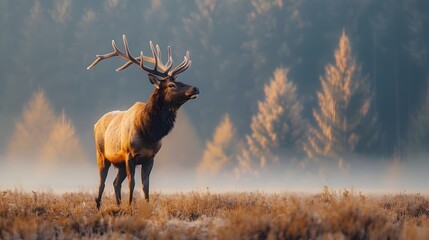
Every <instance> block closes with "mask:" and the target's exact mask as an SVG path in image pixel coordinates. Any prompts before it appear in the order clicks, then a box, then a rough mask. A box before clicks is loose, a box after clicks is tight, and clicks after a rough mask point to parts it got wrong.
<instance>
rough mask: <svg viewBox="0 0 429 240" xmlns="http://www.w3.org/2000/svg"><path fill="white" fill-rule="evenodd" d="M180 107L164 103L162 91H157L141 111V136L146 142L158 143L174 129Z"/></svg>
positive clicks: (139, 123)
mask: <svg viewBox="0 0 429 240" xmlns="http://www.w3.org/2000/svg"><path fill="white" fill-rule="evenodd" d="M177 110H178V107H175V106H172V105H171V104H169V103H167V102H165V101H164V96H163V95H162V92H161V91H158V89H155V90H154V91H153V92H152V95H151V96H150V98H149V100H148V102H147V103H146V105H145V107H144V108H143V110H142V111H141V113H140V114H141V115H140V117H139V122H138V123H137V124H138V125H139V128H140V131H139V133H140V136H141V137H142V138H143V140H144V141H145V142H148V143H156V142H158V141H160V140H161V139H162V138H163V137H164V136H166V135H167V134H168V133H169V132H170V131H171V130H172V129H173V127H174V122H175V121H176V115H177Z"/></svg>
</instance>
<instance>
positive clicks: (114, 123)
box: [94, 76, 199, 207]
mask: <svg viewBox="0 0 429 240" xmlns="http://www.w3.org/2000/svg"><path fill="white" fill-rule="evenodd" d="M152 77H153V76H152ZM173 80H174V79H172V78H169V77H167V78H166V79H163V80H160V84H159V86H158V87H159V89H158V88H157V89H155V90H154V91H153V93H152V95H151V96H150V98H149V100H148V102H147V103H142V102H136V103H135V104H134V105H133V106H131V107H130V108H129V109H128V110H126V111H112V112H109V113H106V114H105V115H104V116H102V117H101V118H100V119H99V120H98V121H97V122H96V123H95V125H94V136H95V145H96V155H97V163H98V167H99V170H100V187H99V195H98V198H97V199H96V202H97V206H98V207H100V204H101V196H102V193H103V190H104V182H105V179H106V177H107V172H108V169H109V167H110V165H111V164H113V165H114V166H116V167H118V169H119V170H118V175H117V177H116V179H115V182H114V187H115V194H116V200H117V203H118V204H120V202H121V192H120V190H121V183H122V181H123V180H124V179H125V174H126V177H127V178H128V182H129V187H130V199H129V202H130V203H131V202H132V195H133V193H132V192H133V189H134V185H135V183H134V173H135V166H136V165H142V182H143V192H144V196H145V199H146V200H149V174H150V171H151V169H152V166H153V161H154V157H155V155H156V154H157V153H158V151H159V149H160V148H161V145H162V141H161V140H162V138H163V137H164V136H166V135H167V134H168V133H169V132H170V131H171V130H172V128H173V127H174V122H175V119H176V113H177V110H178V109H179V108H180V106H181V105H182V104H183V103H185V102H186V101H188V100H189V99H192V98H195V97H196V96H197V95H198V93H199V90H198V89H197V88H195V87H192V86H188V85H186V84H183V83H181V82H175V81H173ZM171 85H173V86H174V88H173V87H171Z"/></svg>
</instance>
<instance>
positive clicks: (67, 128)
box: [40, 111, 86, 167]
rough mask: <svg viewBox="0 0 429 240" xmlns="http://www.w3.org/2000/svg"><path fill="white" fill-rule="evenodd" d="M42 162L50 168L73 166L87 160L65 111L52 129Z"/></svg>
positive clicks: (43, 150) (42, 154)
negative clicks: (65, 165) (59, 165)
mask: <svg viewBox="0 0 429 240" xmlns="http://www.w3.org/2000/svg"><path fill="white" fill-rule="evenodd" d="M40 160H41V162H42V164H43V165H44V166H49V167H55V166H56V165H58V164H61V165H64V164H68V165H73V164H76V163H79V162H80V163H82V162H84V161H85V160H86V159H85V157H84V153H83V149H82V146H81V145H80V141H79V138H78V137H77V136H76V130H75V128H74V126H73V124H72V122H71V121H70V120H69V119H67V117H66V115H65V113H64V111H63V113H62V114H61V116H60V117H58V118H57V120H56V122H55V123H54V125H53V126H52V128H51V129H50V133H49V135H48V138H47V139H46V140H45V142H44V146H43V147H42V152H41V154H40Z"/></svg>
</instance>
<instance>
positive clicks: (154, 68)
mask: <svg viewBox="0 0 429 240" xmlns="http://www.w3.org/2000/svg"><path fill="white" fill-rule="evenodd" d="M149 45H150V50H151V51H152V56H153V58H154V59H155V63H154V67H153V71H157V67H158V57H157V56H156V52H155V49H154V47H153V43H152V41H149Z"/></svg>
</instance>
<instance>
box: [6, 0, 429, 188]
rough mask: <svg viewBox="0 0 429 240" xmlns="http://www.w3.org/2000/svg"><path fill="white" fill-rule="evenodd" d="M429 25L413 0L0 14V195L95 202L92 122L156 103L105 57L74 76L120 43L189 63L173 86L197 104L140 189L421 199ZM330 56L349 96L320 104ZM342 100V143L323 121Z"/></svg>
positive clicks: (75, 7)
mask: <svg viewBox="0 0 429 240" xmlns="http://www.w3.org/2000/svg"><path fill="white" fill-rule="evenodd" d="M428 13H429V2H428V1H425V0H364V1H362V0H352V1H343V0H328V1H311V0H266V1H260V0H251V1H227V0H218V1H216V0H208V1H198V0H195V1H187V0H179V1H166V0H151V1H135V2H133V1H118V0H106V1H97V2H95V1H87V2H75V1H71V0H59V1H52V2H47V1H38V0H30V1H28V0H15V1H11V0H0V18H1V20H0V31H1V35H0V50H1V51H0V52H1V53H2V57H1V58H0V116H1V117H0V168H1V169H2V170H1V174H0V189H14V188H16V189H23V190H53V191H55V192H63V191H75V190H85V191H91V192H92V191H94V192H95V191H96V190H97V184H98V170H97V165H96V160H95V149H94V142H93V124H94V123H95V121H96V120H97V119H98V118H99V117H101V116H102V115H103V114H104V113H106V112H108V111H111V110H117V109H120V110H124V109H127V108H128V107H129V106H131V105H132V104H133V103H134V102H135V101H146V99H147V98H148V97H149V95H150V93H151V91H152V90H153V86H152V85H151V84H150V82H149V81H148V79H147V74H146V73H144V72H142V71H141V70H138V69H137V68H135V67H133V66H131V67H129V69H126V70H124V71H121V72H119V73H117V72H115V69H116V68H117V67H118V66H120V65H121V63H122V62H121V61H120V60H117V59H115V60H106V61H103V62H102V63H100V64H99V65H97V66H96V67H95V68H94V69H92V70H91V71H88V70H86V67H87V66H88V64H90V63H91V62H92V61H93V60H94V57H95V55H96V54H102V53H107V52H109V51H110V50H111V45H110V44H111V40H112V39H114V40H116V42H117V43H118V46H119V47H120V48H121V49H122V47H123V46H122V43H121V37H122V35H123V34H126V36H127V38H128V43H129V45H130V49H131V52H132V53H133V54H134V55H137V54H138V53H139V51H140V50H143V52H144V53H145V54H147V53H149V52H150V51H149V40H152V41H153V42H154V43H158V44H159V45H160V47H161V51H162V52H163V53H164V54H163V56H164V57H165V56H166V51H167V45H169V46H171V47H172V50H173V60H174V62H175V66H176V65H177V64H178V63H179V62H180V61H181V60H182V59H183V54H184V53H185V52H186V51H187V50H189V51H190V54H191V59H192V66H191V67H190V68H189V69H188V70H187V71H186V72H184V73H183V74H181V75H180V81H183V82H185V83H188V84H191V85H193V86H197V87H198V88H199V89H200V90H201V94H200V96H199V97H198V98H197V99H196V100H193V101H189V102H188V103H186V104H185V105H184V106H183V107H182V108H181V109H180V110H179V112H180V114H179V117H178V119H177V121H176V125H175V128H174V129H173V132H172V133H170V134H169V135H168V136H167V137H166V138H165V140H164V144H163V147H162V149H161V152H160V153H159V154H158V155H157V157H156V160H155V165H154V169H153V171H152V174H151V190H153V191H161V192H180V191H190V190H203V191H206V189H207V188H208V189H209V190H211V191H250V190H260V191H270V192H271V191H276V192H282V191H299V192H314V191H320V190H321V189H322V187H323V186H325V185H326V186H329V187H333V188H352V187H353V188H355V189H357V190H359V191H365V192H371V193H386V192H390V193H398V192H404V191H405V192H420V193H425V194H427V193H428V190H427V186H426V181H427V177H426V175H427V174H426V172H427V170H428V169H429V168H428V167H429V164H428V160H429V156H428V152H429V85H428V82H429V58H428V57H429V56H428V55H429V15H428ZM346 39H347V41H346ZM348 54H350V55H348ZM342 57H343V58H344V59H348V60H347V61H349V64H348V65H347V66H353V68H351V69H352V70H353V71H352V70H350V71H352V72H353V73H354V74H352V77H351V78H350V79H352V81H351V82H352V84H351V87H350V86H349V87H350V88H347V89H345V90H344V92H343V93H338V94H337V95H335V94H332V95H329V94H330V93H329V92H333V91H334V90H333V89H334V88H333V87H326V89H325V90H324V86H323V85H324V84H323V80H326V81H327V82H328V80H329V79H330V78H331V77H332V76H333V75H332V74H331V73H332V71H330V70H329V66H337V65H338V64H339V63H340V62H341V61H342V60H341V58H342ZM350 63H351V64H350ZM330 74H331V75H330ZM356 79H358V80H359V81H360V82H359V84H355V85H353V84H354V83H356V82H358V80H356ZM333 82H334V80H332V81H331V83H333ZM326 84H328V83H326ZM326 84H325V85H326ZM334 85H335V84H334ZM334 85H332V86H334ZM349 85H350V84H349ZM330 86H331V85H330ZM353 87H354V88H355V89H357V90H356V91H355V92H356V93H357V94H356V97H355V98H354V97H353V96H354V95H353V94H352V93H353V92H354V90H353ZM350 89H351V90H350ZM331 90H332V91H331ZM349 90H350V91H349ZM341 94H345V95H344V96H348V95H347V94H351V95H350V96H352V97H351V98H350V99H351V100H350V102H352V103H351V104H349V101H348V100H346V101H345V102H346V103H347V104H345V105H347V107H346V108H344V109H346V110H344V111H340V110H338V112H339V113H338V114H343V115H344V116H346V118H345V119H349V124H350V122H352V121H354V120H356V119H358V120H356V123H357V125H359V124H360V125H362V127H360V128H356V129H352V130H350V128H349V127H346V130H345V131H344V134H343V133H342V132H341V131H340V130H341V127H338V126H340V125H341V124H339V123H336V122H332V121H328V120H326V119H328V118H324V115H323V114H324V113H326V111H327V110H326V109H328V107H327V106H328V105H329V104H331V103H332V106H334V105H336V104H337V103H338V102H339V100H338V99H342V96H343V95H341ZM320 96H325V98H324V99H331V100H330V101H331V102H329V101H328V100H326V101H325V103H324V104H322V103H321V102H323V101H321V100H320V99H322V98H321V97H320ZM332 96H336V97H332ZM337 100H338V101H337ZM277 103H278V104H279V106H282V110H281V111H280V112H275V111H271V110H270V109H271V108H272V109H274V107H275V106H276V104H277ZM328 103H329V104H328ZM337 105H338V104H337ZM329 106H331V105H329ZM341 106H342V105H341ZM324 109H325V110H326V111H325V110H324ZM283 113H284V114H283ZM353 113H356V115H353ZM276 114H277V115H276ZM318 114H319V116H321V118H324V119H325V120H326V122H328V123H329V124H328V125H329V126H331V127H332V129H336V130H335V131H333V130H332V134H331V135H332V136H331V135H330V136H331V137H330V138H331V139H334V140H335V141H332V144H330V145H329V146H330V147H327V145H326V142H325V141H321V142H320V141H319V142H318V143H317V144H322V145H323V146H322V145H320V146H322V147H323V148H324V149H325V150H324V151H317V149H318V147H317V146H319V145H317V144H316V143H314V142H313V143H314V144H313V145H312V143H311V142H312V141H313V140H314V139H315V138H312V136H313V135H311V134H314V133H317V132H319V133H326V132H328V130H326V129H324V128H321V127H320V126H321V122H323V121H324V120H323V119H322V120H320V119H319V120H318V118H317V117H315V116H317V115H318ZM350 119H351V120H350ZM359 119H364V120H362V121H361V120H359ZM365 119H366V120H365ZM365 121H366V122H365ZM358 123H359V124H358ZM285 124H287V127H285ZM335 124H337V125H335ZM322 125H323V124H322ZM350 125H351V124H350ZM360 125H359V126H360ZM341 126H342V125H341ZM336 127H338V128H336ZM258 129H265V130H264V131H262V130H258ZM310 129H313V130H310ZM338 129H340V130H338ZM298 130H299V131H298ZM337 130H338V131H337ZM329 131H330V130H329ZM352 131H356V134H354V133H352ZM338 132H339V133H338ZM337 133H338V134H337ZM319 135H320V134H319ZM343 135H346V136H345V137H344V139H343V138H342V136H343ZM264 136H265V137H266V138H267V139H271V140H269V141H268V140H266V141H265V140H261V139H265V138H264ZM267 136H270V137H267ZM314 136H318V135H317V134H316V135H314ZM319 140H320V139H319ZM314 141H316V140H314ZM324 144H325V145H324ZM115 175H116V169H114V168H111V169H110V172H109V177H108V179H107V182H106V186H108V187H107V190H108V191H112V184H111V183H112V182H113V179H114V176H115ZM140 186H141V185H140V179H137V186H136V187H137V190H139V192H141V187H140ZM123 187H124V188H123V189H127V188H126V182H125V183H124V185H123Z"/></svg>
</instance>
